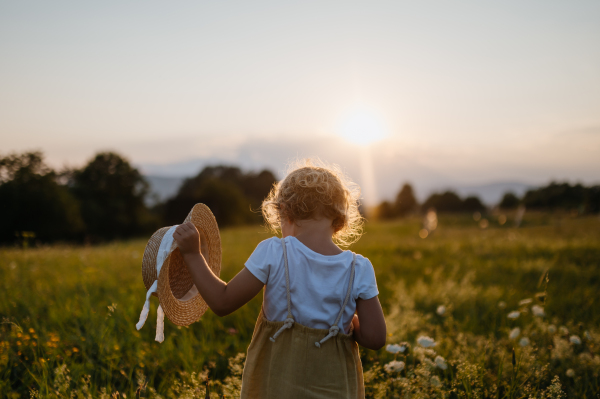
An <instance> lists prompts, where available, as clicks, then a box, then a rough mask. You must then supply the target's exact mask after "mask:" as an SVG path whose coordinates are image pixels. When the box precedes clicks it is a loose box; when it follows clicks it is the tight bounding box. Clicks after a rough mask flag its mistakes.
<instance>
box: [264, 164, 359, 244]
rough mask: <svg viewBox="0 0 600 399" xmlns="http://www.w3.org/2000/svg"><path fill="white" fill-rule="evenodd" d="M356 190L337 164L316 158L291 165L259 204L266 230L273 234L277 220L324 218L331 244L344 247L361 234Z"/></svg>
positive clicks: (357, 187)
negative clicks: (330, 231)
mask: <svg viewBox="0 0 600 399" xmlns="http://www.w3.org/2000/svg"><path fill="white" fill-rule="evenodd" d="M359 199H360V187H359V186H358V184H356V183H354V182H353V181H351V180H350V179H349V178H348V177H346V175H344V173H342V171H341V169H340V168H339V166H337V165H327V164H325V163H324V162H322V161H320V160H318V159H316V160H314V159H304V160H301V161H296V162H294V163H293V164H292V165H291V166H290V167H289V168H288V172H287V174H286V176H285V178H284V179H283V180H281V181H279V182H277V183H276V184H275V185H274V186H273V188H272V189H271V192H270V193H269V195H268V196H267V198H265V200H264V201H263V203H262V206H261V210H262V214H263V217H264V218H265V222H266V224H267V227H269V228H270V229H271V230H273V231H274V232H275V233H277V232H278V231H279V230H280V229H281V219H280V218H281V217H285V218H287V219H289V220H290V221H292V222H295V221H298V220H306V219H314V218H317V217H325V218H328V219H332V220H333V222H332V226H333V229H334V234H333V237H332V238H333V241H334V242H335V243H336V244H337V245H339V246H341V247H347V246H349V245H350V244H353V243H355V242H356V241H358V239H359V238H360V236H361V235H362V228H363V223H364V219H363V217H362V216H361V214H360V212H359V209H358V206H359Z"/></svg>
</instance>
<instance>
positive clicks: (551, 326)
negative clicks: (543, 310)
mask: <svg viewBox="0 0 600 399" xmlns="http://www.w3.org/2000/svg"><path fill="white" fill-rule="evenodd" d="M548 332H549V333H550V334H554V333H555V332H556V326H555V325H554V324H550V325H549V326H548Z"/></svg>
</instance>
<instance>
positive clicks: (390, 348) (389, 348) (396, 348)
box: [385, 344, 402, 354]
mask: <svg viewBox="0 0 600 399" xmlns="http://www.w3.org/2000/svg"><path fill="white" fill-rule="evenodd" d="M385 350H386V351H388V352H390V353H394V354H396V353H398V352H401V351H402V347H401V346H400V345H398V344H389V345H387V346H386V347H385Z"/></svg>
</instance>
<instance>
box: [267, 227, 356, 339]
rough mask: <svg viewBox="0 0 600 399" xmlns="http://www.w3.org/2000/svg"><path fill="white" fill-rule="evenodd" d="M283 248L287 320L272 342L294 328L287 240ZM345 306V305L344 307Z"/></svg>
mask: <svg viewBox="0 0 600 399" xmlns="http://www.w3.org/2000/svg"><path fill="white" fill-rule="evenodd" d="M281 246H282V247H283V264H284V266H285V292H286V294H287V318H286V319H285V321H284V322H283V326H281V328H280V329H279V330H277V332H276V333H275V334H273V336H272V337H271V338H269V339H270V340H271V342H275V338H277V337H278V336H279V334H281V333H282V332H283V330H285V329H287V328H292V325H294V317H293V316H292V299H291V295H290V271H289V267H288V259H287V248H286V247H285V238H282V239H281ZM344 306H345V305H344Z"/></svg>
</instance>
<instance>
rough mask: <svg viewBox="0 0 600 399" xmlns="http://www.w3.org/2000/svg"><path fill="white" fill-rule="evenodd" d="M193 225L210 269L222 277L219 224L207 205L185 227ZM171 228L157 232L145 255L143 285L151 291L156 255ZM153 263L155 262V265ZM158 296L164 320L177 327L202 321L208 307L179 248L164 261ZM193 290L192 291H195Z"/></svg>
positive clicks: (194, 212) (196, 209)
mask: <svg viewBox="0 0 600 399" xmlns="http://www.w3.org/2000/svg"><path fill="white" fill-rule="evenodd" d="M186 222H192V223H193V224H194V226H196V228H197V229H198V232H199V233H200V246H201V247H200V250H201V252H202V255H203V256H204V258H205V260H206V262H207V264H208V266H209V267H210V269H211V270H212V271H213V273H215V275H217V276H219V275H220V274H221V236H220V234H219V227H218V225H217V221H216V219H215V217H214V215H213V214H212V212H211V211H210V209H209V208H208V207H207V206H206V205H204V204H196V205H194V207H193V208H192V210H191V211H190V213H189V214H188V216H187V218H186V219H185V220H184V223H186ZM168 229H169V228H168V227H163V228H161V229H159V230H158V231H156V232H155V233H154V234H153V235H152V237H151V238H150V241H148V245H147V246H146V251H144V260H143V261H142V263H143V264H144V261H147V262H146V263H147V264H146V267H143V268H142V276H143V279H144V285H145V286H146V289H148V288H149V287H150V286H151V285H152V284H153V283H154V281H155V280H156V279H157V278H156V255H157V253H158V247H159V246H160V241H161V240H162V238H163V236H164V235H165V233H166V231H167V230H168ZM152 260H153V262H152ZM157 288H158V289H157V294H158V299H159V302H160V304H161V306H162V308H163V311H164V313H165V316H167V318H168V319H169V320H171V322H173V323H174V324H176V325H178V326H187V325H190V324H192V323H194V322H195V321H198V319H200V317H202V315H203V314H204V312H206V310H207V309H208V305H207V304H206V302H205V301H204V299H203V298H202V297H201V296H200V294H199V293H198V291H197V290H196V289H195V286H194V282H193V281H192V276H191V275H190V273H189V271H188V269H187V266H186V265H185V262H184V261H183V256H182V255H181V252H180V251H179V248H176V249H175V250H173V251H172V252H171V254H170V255H169V256H168V257H167V258H166V259H165V262H164V263H163V266H162V268H161V270H160V275H159V276H158V287H157ZM192 288H193V289H192Z"/></svg>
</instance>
